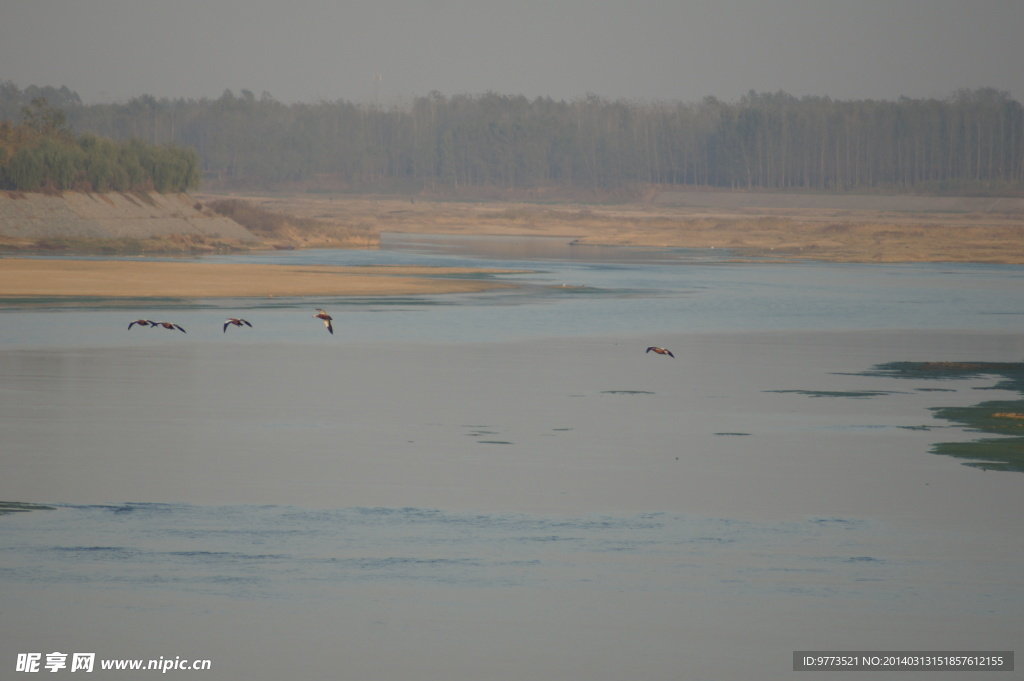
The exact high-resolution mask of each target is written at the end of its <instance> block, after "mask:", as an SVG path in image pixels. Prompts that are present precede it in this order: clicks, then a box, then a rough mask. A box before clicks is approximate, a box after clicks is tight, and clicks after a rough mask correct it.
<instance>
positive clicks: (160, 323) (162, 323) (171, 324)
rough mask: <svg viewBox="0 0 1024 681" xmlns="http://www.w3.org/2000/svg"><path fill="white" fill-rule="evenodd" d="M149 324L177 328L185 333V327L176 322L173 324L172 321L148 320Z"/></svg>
mask: <svg viewBox="0 0 1024 681" xmlns="http://www.w3.org/2000/svg"><path fill="white" fill-rule="evenodd" d="M149 325H150V326H162V327H164V328H165V329H172V330H173V329H177V330H178V331H181V332H182V333H185V329H183V328H181V327H180V326H178V325H177V324H174V323H172V322H150V323H149Z"/></svg>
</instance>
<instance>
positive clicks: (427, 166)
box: [0, 83, 1024, 194]
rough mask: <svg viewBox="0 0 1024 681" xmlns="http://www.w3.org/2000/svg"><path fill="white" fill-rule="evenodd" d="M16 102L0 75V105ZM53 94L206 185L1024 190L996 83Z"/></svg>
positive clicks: (77, 115) (95, 124) (79, 122)
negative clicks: (716, 92)
mask: <svg viewBox="0 0 1024 681" xmlns="http://www.w3.org/2000/svg"><path fill="white" fill-rule="evenodd" d="M27 92H28V89H26V90H25V91H24V92H20V91H18V90H17V88H16V87H13V86H12V85H11V84H10V83H7V84H3V83H0V112H9V111H11V110H12V106H11V104H10V103H9V101H11V100H12V99H16V98H17V97H24V96H25V93H27ZM55 92H58V93H60V95H61V97H62V106H61V109H62V110H63V111H64V112H65V113H66V116H67V121H68V122H69V123H70V124H71V125H72V126H73V127H74V129H75V130H77V131H80V132H81V133H85V134H86V135H87V134H89V133H91V134H92V135H94V136H96V137H93V138H90V139H92V140H93V141H92V142H89V144H93V145H94V146H96V145H100V144H105V143H107V142H101V141H100V140H102V139H103V138H109V140H119V141H121V143H122V144H137V143H144V144H145V145H164V146H162V147H157V148H162V149H171V148H176V149H181V148H187V149H189V150H195V152H196V153H197V154H198V158H199V159H200V161H201V168H202V173H203V177H204V180H205V181H207V182H209V183H211V184H213V185H214V186H217V187H232V186H236V187H251V188H272V187H275V186H281V185H284V184H292V183H300V184H301V183H305V184H306V186H318V185H322V186H324V187H330V188H335V189H337V188H342V189H344V188H349V189H353V190H355V189H373V190H391V191H419V190H423V189H426V190H434V191H446V190H455V189H459V188H465V187H473V188H477V187H479V188H496V189H509V190H529V189H534V188H544V187H563V188H569V189H586V190H591V189H592V190H595V191H615V190H617V189H621V188H623V187H629V186H634V185H638V184H640V185H642V184H659V185H701V186H712V187H725V188H742V189H758V190H793V191H797V190H799V191H840V192H842V191H906V192H927V193H947V194H953V193H958V194H1021V193H1022V192H1024V108H1022V106H1021V104H1020V103H1019V102H1017V101H1016V100H1014V99H1013V98H1012V97H1010V95H1009V94H1008V93H1006V92H1003V91H999V90H995V89H992V88H980V89H975V90H961V91H958V92H956V93H954V94H952V95H951V96H949V97H947V98H944V99H908V98H901V99H899V100H897V101H878V100H849V101H843V100H833V99H830V98H828V97H802V98H797V97H794V96H792V95H789V94H786V93H785V92H776V93H757V92H753V91H752V92H750V93H748V94H747V95H745V96H743V97H741V98H740V99H739V101H737V102H724V101H721V100H718V99H716V98H713V97H708V98H706V99H704V100H703V101H701V102H697V103H681V102H651V103H646V102H627V101H621V100H615V101H612V100H607V99H604V98H601V97H598V96H595V95H591V96H588V97H585V98H581V99H576V100H572V101H558V100H553V99H550V98H537V99H532V100H531V99H527V98H526V97H523V96H514V95H500V94H495V93H486V94H483V95H456V96H451V97H448V96H445V95H442V94H440V93H436V92H434V93H431V94H429V95H427V96H424V97H417V98H415V99H414V100H412V102H410V103H408V104H406V105H402V106H387V107H385V106H377V105H364V104H354V103H351V102H346V101H341V100H340V101H335V102H329V101H320V102H315V103H296V104H284V103H282V102H279V101H277V100H275V99H274V98H273V97H272V96H270V95H269V94H267V93H264V94H263V95H261V96H260V97H256V96H255V95H254V94H253V93H252V92H250V91H248V90H242V91H241V92H240V94H238V95H236V94H234V93H233V92H231V91H230V90H226V91H225V92H224V94H223V95H222V96H221V97H219V98H217V99H199V100H192V99H173V100H172V99H156V98H154V97H152V96H149V95H145V96H142V97H136V98H134V99H132V100H130V101H128V102H127V103H117V104H96V105H88V106H86V105H82V104H81V103H80V102H76V101H75V100H77V95H74V93H70V92H63V91H55ZM34 94H38V93H34ZM50 103H51V104H53V102H50ZM21 106H22V107H23V106H24V102H21ZM14 108H18V107H14ZM18 110H20V108H19V109H18ZM128 140H137V142H128ZM167 145H171V146H167ZM147 148H154V147H153V146H150V147H147Z"/></svg>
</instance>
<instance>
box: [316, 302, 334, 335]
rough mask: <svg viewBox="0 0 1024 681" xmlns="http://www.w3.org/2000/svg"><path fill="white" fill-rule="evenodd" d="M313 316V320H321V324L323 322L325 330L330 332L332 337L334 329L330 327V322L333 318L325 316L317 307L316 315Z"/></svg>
mask: <svg viewBox="0 0 1024 681" xmlns="http://www.w3.org/2000/svg"><path fill="white" fill-rule="evenodd" d="M313 316H314V317H315V318H317V319H322V320H323V322H324V326H326V327H327V330H328V331H330V332H331V335H334V327H333V326H331V320H332V319H334V317H332V316H331V315H329V314H327V313H326V312H324V311H323V310H321V309H320V308H319V307H318V308H316V314H315V315H313Z"/></svg>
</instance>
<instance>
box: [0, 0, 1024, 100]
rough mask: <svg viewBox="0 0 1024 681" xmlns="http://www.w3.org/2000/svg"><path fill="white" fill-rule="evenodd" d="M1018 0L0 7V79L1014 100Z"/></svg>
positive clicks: (158, 85) (332, 0)
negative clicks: (1000, 95)
mask: <svg viewBox="0 0 1024 681" xmlns="http://www.w3.org/2000/svg"><path fill="white" fill-rule="evenodd" d="M1022 33H1024V0H702V1H697V0H0V80H11V81H14V83H15V84H17V85H18V86H20V87H25V86H28V85H52V86H56V87H59V86H61V85H66V86H68V87H69V88H71V89H72V90H75V91H76V92H78V93H79V95H80V96H81V97H82V99H83V100H84V101H85V102H86V103H95V102H102V101H125V100H127V99H130V98H131V97H135V96H138V95H143V94H151V95H154V96H156V97H158V98H159V97H172V98H173V97H192V98H199V97H214V98H215V97H218V96H220V94H221V93H222V92H223V91H224V90H225V89H231V90H232V91H234V92H235V94H238V93H239V92H240V91H241V90H243V89H246V90H251V91H252V92H253V93H254V94H255V95H256V96H257V97H259V96H261V94H262V93H263V92H269V93H270V94H271V95H272V96H274V97H275V98H276V99H278V100H281V101H284V102H292V101H304V102H313V101H317V100H321V99H325V100H337V99H344V100H350V101H356V102H371V101H374V98H375V97H376V98H377V101H379V102H380V103H382V104H389V103H396V102H397V103H400V102H405V101H408V100H409V99H410V98H411V97H413V96H417V95H426V94H428V93H430V92H431V91H433V90H437V91H439V92H441V93H443V94H445V95H449V96H450V95H455V94H480V93H484V92H487V91H494V92H498V93H501V94H524V95H526V96H528V97H530V98H533V97H536V96H549V97H553V98H555V99H567V100H568V99H574V98H577V97H580V96H584V95H586V94H588V93H594V94H597V95H600V96H602V97H607V98H611V99H617V98H625V99H635V100H649V101H654V100H681V101H684V102H696V101H699V100H701V99H703V98H704V97H705V96H709V95H711V96H715V97H718V98H719V99H723V100H726V101H735V100H737V99H738V98H739V97H740V96H741V95H743V94H745V93H746V92H747V91H749V90H757V91H759V92H769V91H771V92H774V91H777V90H785V91H786V92H788V93H790V94H793V95H797V96H803V95H822V96H825V95H827V96H829V97H832V98H836V99H859V98H874V99H895V98H898V97H900V96H901V95H906V96H908V97H944V96H947V95H949V94H952V93H953V92H954V91H955V90H957V89H959V88H977V87H985V86H991V87H995V88H998V89H1001V90H1008V91H1009V92H1010V93H1011V94H1012V95H1013V96H1014V97H1015V98H1016V99H1017V100H1019V101H1024V38H1022Z"/></svg>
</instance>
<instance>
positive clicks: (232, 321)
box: [224, 317, 252, 333]
mask: <svg viewBox="0 0 1024 681" xmlns="http://www.w3.org/2000/svg"><path fill="white" fill-rule="evenodd" d="M232 324H233V325H235V326H242V324H245V325H246V326H248V327H249V328H252V324H250V323H249V322H247V321H245V320H244V319H239V318H238V317H228V320H227V321H226V322H224V333H227V332H228V327H229V326H231V325H232Z"/></svg>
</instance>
